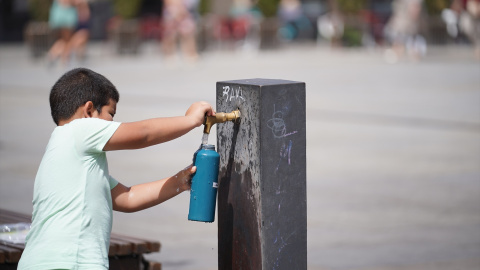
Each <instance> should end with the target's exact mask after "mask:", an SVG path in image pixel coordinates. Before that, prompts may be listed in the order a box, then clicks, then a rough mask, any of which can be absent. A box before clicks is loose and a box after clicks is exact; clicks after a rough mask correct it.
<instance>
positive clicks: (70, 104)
mask: <svg viewBox="0 0 480 270" xmlns="http://www.w3.org/2000/svg"><path fill="white" fill-rule="evenodd" d="M119 98H120V95H119V94H118V91H117V89H116V88H115V86H114V85H113V84H112V83H111V82H110V81H109V80H108V79H107V78H105V77H104V76H103V75H100V74H98V73H96V72H94V71H92V70H90V69H87V68H76V69H72V70H70V71H68V72H67V73H65V74H64V75H63V76H62V77H60V79H58V81H57V82H56V83H55V84H54V85H53V87H52V91H51V92H50V109H51V112H52V117H53V121H54V122H55V124H57V125H58V123H59V121H60V120H67V119H69V118H70V117H72V116H73V115H74V114H75V112H76V111H77V109H78V108H79V107H80V106H82V105H83V104H85V103H86V102H87V101H91V102H92V103H93V105H94V106H95V109H96V110H97V111H98V112H101V110H102V107H103V106H105V105H108V102H109V101H110V99H113V100H114V101H115V102H118V100H119Z"/></svg>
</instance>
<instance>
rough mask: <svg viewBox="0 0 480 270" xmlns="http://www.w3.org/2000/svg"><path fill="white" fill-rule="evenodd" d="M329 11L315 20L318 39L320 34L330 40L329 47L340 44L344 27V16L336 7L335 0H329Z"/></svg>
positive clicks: (339, 45)
mask: <svg viewBox="0 0 480 270" xmlns="http://www.w3.org/2000/svg"><path fill="white" fill-rule="evenodd" d="M328 3H329V6H330V11H329V12H328V13H326V14H324V15H322V16H320V17H318V20H317V28H318V34H319V36H318V39H317V41H320V36H321V37H323V38H325V39H327V40H328V41H330V46H331V47H334V48H335V47H341V46H342V42H341V41H342V40H341V39H342V36H343V31H344V29H345V25H344V18H343V16H342V13H341V12H340V9H339V7H338V4H337V1H335V0H329V1H328Z"/></svg>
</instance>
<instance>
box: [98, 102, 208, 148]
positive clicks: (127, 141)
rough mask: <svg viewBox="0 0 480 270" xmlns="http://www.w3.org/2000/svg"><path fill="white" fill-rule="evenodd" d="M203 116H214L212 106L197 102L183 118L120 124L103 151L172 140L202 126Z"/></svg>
mask: <svg viewBox="0 0 480 270" xmlns="http://www.w3.org/2000/svg"><path fill="white" fill-rule="evenodd" d="M205 114H207V115H214V114H215V113H214V111H213V109H212V106H210V104H208V103H207V102H197V103H194V104H192V106H190V108H188V110H187V112H186V113H185V116H178V117H168V118H155V119H148V120H143V121H138V122H131V123H122V124H120V126H119V127H118V129H117V130H116V131H115V133H114V134H113V136H112V137H111V138H110V140H109V141H108V142H107V143H106V144H105V146H104V147H103V150H104V151H112V150H121V149H139V148H144V147H148V146H151V145H155V144H159V143H163V142H167V141H170V140H173V139H175V138H178V137H180V136H182V135H185V134H186V133H187V132H189V131H190V130H192V129H193V128H195V127H198V126H200V125H202V124H203V121H204V118H205Z"/></svg>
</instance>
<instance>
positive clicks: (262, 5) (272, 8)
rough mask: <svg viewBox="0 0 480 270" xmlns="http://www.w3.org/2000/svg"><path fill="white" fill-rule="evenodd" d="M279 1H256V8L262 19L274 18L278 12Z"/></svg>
mask: <svg viewBox="0 0 480 270" xmlns="http://www.w3.org/2000/svg"><path fill="white" fill-rule="evenodd" d="M279 3H280V0H258V3H257V7H258V9H260V11H261V12H262V14H263V16H264V17H267V18H270V17H275V16H276V15H277V11H278V5H279Z"/></svg>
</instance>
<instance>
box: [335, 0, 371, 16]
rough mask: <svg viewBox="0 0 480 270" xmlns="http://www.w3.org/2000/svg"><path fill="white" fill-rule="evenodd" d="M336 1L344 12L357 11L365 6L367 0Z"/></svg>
mask: <svg viewBox="0 0 480 270" xmlns="http://www.w3.org/2000/svg"><path fill="white" fill-rule="evenodd" d="M337 3H338V7H339V8H340V10H341V11H342V12H344V13H358V12H359V11H360V10H362V9H365V8H366V5H367V0H337Z"/></svg>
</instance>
